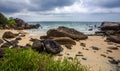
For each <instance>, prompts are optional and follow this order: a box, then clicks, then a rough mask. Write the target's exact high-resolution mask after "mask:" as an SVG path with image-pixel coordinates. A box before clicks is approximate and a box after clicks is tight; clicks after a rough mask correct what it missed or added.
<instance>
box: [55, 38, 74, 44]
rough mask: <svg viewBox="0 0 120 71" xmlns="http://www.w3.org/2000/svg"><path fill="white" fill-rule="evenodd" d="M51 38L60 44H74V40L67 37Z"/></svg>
mask: <svg viewBox="0 0 120 71" xmlns="http://www.w3.org/2000/svg"><path fill="white" fill-rule="evenodd" d="M53 40H54V41H56V42H58V43H59V44H61V45H65V44H72V45H76V42H75V41H74V40H73V39H71V38H69V37H54V38H53Z"/></svg>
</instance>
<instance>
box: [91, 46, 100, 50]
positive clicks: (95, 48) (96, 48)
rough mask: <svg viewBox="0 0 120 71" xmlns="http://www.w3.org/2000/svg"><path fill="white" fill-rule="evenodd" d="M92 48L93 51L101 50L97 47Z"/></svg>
mask: <svg viewBox="0 0 120 71" xmlns="http://www.w3.org/2000/svg"><path fill="white" fill-rule="evenodd" d="M91 48H92V49H93V50H100V48H98V47H95V46H92V47H91Z"/></svg>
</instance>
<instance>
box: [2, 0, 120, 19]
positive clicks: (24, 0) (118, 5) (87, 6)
mask: <svg viewBox="0 0 120 71" xmlns="http://www.w3.org/2000/svg"><path fill="white" fill-rule="evenodd" d="M0 12H2V13H4V14H5V15H6V16H7V17H11V16H12V17H18V18H22V19H24V20H26V21H120V0H0Z"/></svg>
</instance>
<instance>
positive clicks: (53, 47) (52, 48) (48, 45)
mask: <svg viewBox="0 0 120 71" xmlns="http://www.w3.org/2000/svg"><path fill="white" fill-rule="evenodd" d="M44 46H45V49H46V51H47V52H48V53H52V54H57V53H60V52H61V51H62V50H63V48H62V47H61V46H60V44H58V43H57V42H56V41H54V40H50V39H47V40H45V41H44Z"/></svg>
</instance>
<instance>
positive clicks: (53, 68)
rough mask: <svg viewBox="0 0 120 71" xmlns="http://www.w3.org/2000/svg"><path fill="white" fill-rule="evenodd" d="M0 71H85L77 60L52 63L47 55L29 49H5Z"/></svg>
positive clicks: (0, 62)
mask: <svg viewBox="0 0 120 71" xmlns="http://www.w3.org/2000/svg"><path fill="white" fill-rule="evenodd" d="M0 71H87V69H86V68H85V67H84V66H82V65H80V64H79V63H78V61H77V60H74V61H73V62H70V61H68V60H67V59H64V60H63V61H62V60H58V61H54V60H53V59H52V58H51V55H49V54H39V53H37V52H36V51H33V50H31V49H28V50H25V49H24V50H23V49H7V50H6V53H5V56H4V57H3V58H2V60H1V61H0Z"/></svg>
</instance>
